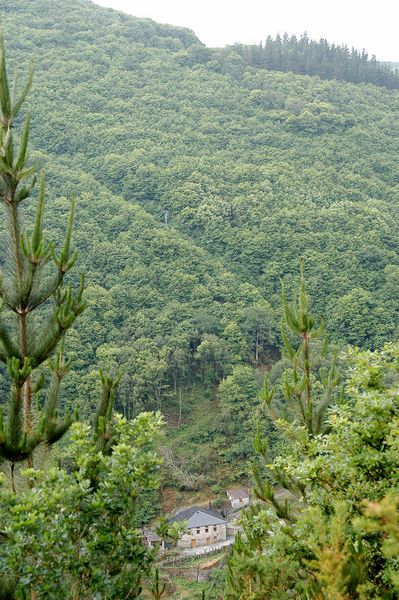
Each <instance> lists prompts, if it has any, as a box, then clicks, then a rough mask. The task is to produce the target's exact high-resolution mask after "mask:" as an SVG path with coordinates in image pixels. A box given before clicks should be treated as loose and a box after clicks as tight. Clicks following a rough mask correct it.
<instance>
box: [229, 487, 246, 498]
mask: <svg viewBox="0 0 399 600" xmlns="http://www.w3.org/2000/svg"><path fill="white" fill-rule="evenodd" d="M226 494H227V495H228V496H229V497H230V498H231V499H232V500H241V499H242V498H249V492H248V490H246V489H245V488H243V487H236V488H231V489H230V490H227V491H226Z"/></svg>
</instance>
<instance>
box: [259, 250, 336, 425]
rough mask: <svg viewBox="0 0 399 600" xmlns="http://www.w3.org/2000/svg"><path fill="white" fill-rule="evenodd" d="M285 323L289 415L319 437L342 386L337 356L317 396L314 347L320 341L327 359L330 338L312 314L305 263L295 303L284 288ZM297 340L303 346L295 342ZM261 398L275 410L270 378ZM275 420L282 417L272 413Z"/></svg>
mask: <svg viewBox="0 0 399 600" xmlns="http://www.w3.org/2000/svg"><path fill="white" fill-rule="evenodd" d="M282 302H283V310H284V319H283V322H282V326H281V335H282V339H283V354H284V355H285V357H286V358H287V359H288V360H289V361H290V362H291V365H292V368H291V369H290V370H288V371H286V372H285V373H284V386H283V387H284V395H285V399H286V412H288V413H289V414H290V416H291V417H292V418H295V419H297V420H298V421H299V423H300V424H301V425H303V426H304V427H306V429H307V431H308V433H309V435H311V436H313V435H318V434H319V433H321V432H322V431H323V427H324V416H325V412H326V409H327V407H328V406H329V404H330V403H331V400H332V396H333V392H334V390H335V388H336V386H337V384H338V382H339V377H338V375H337V369H336V353H335V352H334V354H333V359H332V364H331V367H330V369H329V370H328V371H327V370H325V369H320V370H319V380H320V384H321V385H319V386H318V390H317V395H316V394H314V393H313V390H312V386H313V379H314V377H315V374H314V371H315V367H314V366H313V365H312V344H313V343H314V342H315V341H316V340H317V341H318V348H317V350H318V353H319V354H320V355H321V356H324V355H325V354H326V351H327V345H328V337H327V334H326V330H325V322H324V319H323V318H319V319H317V318H316V317H315V316H314V315H313V314H312V313H311V311H310V306H309V297H308V294H307V291H306V282H305V274H304V264H303V260H301V265H300V282H299V290H298V293H297V294H296V295H294V298H293V301H292V303H289V302H288V301H287V297H286V291H285V286H284V284H283V285H282ZM292 338H294V339H295V338H296V340H298V342H299V344H298V347H297V348H295V343H293V342H292V341H291V340H292ZM261 398H262V400H263V401H264V403H265V404H266V405H267V406H268V407H269V408H270V409H272V401H273V398H274V390H273V389H271V388H270V385H269V381H268V377H267V375H266V377H265V382H264V387H263V390H262V394H261ZM271 415H272V417H277V418H279V417H281V416H282V415H280V414H277V413H276V412H275V411H273V410H272V411H271Z"/></svg>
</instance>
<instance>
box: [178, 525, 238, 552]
mask: <svg viewBox="0 0 399 600" xmlns="http://www.w3.org/2000/svg"><path fill="white" fill-rule="evenodd" d="M214 528H216V531H215V530H214ZM207 530H208V531H207ZM198 531H199V533H198ZM226 539H227V536H226V525H224V524H223V525H209V526H208V527H198V528H197V527H193V528H192V529H189V530H188V532H187V533H184V534H183V535H182V537H181V538H180V540H179V541H178V542H177V545H178V547H179V548H193V547H200V546H207V545H208V544H217V543H218V542H225V541H226ZM193 540H195V545H193Z"/></svg>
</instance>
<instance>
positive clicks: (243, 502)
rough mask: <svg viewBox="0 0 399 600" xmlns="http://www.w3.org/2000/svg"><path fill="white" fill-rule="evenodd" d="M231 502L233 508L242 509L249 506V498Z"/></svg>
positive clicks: (235, 499)
mask: <svg viewBox="0 0 399 600" xmlns="http://www.w3.org/2000/svg"><path fill="white" fill-rule="evenodd" d="M230 502H231V506H232V507H233V508H242V507H243V506H248V504H249V498H241V499H240V498H233V499H231V498H230Z"/></svg>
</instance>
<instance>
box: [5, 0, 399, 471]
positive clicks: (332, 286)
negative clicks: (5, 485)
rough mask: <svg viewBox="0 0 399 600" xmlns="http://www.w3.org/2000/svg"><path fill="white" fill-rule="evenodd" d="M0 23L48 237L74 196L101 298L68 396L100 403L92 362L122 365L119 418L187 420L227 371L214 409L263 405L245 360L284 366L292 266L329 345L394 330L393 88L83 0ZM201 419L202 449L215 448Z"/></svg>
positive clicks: (27, 7)
mask: <svg viewBox="0 0 399 600" xmlns="http://www.w3.org/2000/svg"><path fill="white" fill-rule="evenodd" d="M0 19H1V23H2V27H3V30H4V33H5V39H6V42H7V46H8V48H9V53H8V54H9V62H10V65H11V67H12V68H14V70H15V68H16V66H17V65H19V64H21V63H22V64H25V63H26V62H27V61H28V60H29V59H30V58H31V57H34V60H35V78H34V84H33V89H32V94H31V96H30V102H31V103H32V105H34V106H35V111H34V114H33V115H32V139H33V143H34V145H35V147H36V148H37V150H36V151H33V152H32V156H33V158H35V159H36V160H37V161H39V163H40V164H41V165H42V166H43V167H44V168H45V169H46V172H47V180H48V186H49V200H48V213H47V215H48V221H47V222H46V226H47V227H48V228H51V230H52V231H55V232H56V236H55V237H56V238H58V237H59V236H58V233H60V232H59V231H57V229H58V228H59V227H60V225H59V222H60V219H59V217H60V215H61V214H63V213H64V211H65V210H66V208H67V201H66V199H65V198H64V197H61V198H59V197H58V193H59V190H62V193H64V192H65V190H69V191H70V192H72V191H75V192H76V194H77V196H78V211H77V224H76V234H75V238H74V239H75V244H76V246H77V248H78V249H79V251H80V258H79V269H81V270H82V271H84V272H85V273H86V280H87V298H88V300H89V303H90V306H89V308H88V310H87V311H86V312H85V313H84V315H83V316H82V317H81V319H80V322H79V324H78V325H77V326H76V328H75V330H74V332H73V333H72V335H71V336H70V338H69V342H68V343H69V346H68V351H69V353H70V355H71V356H72V358H73V359H74V370H73V372H72V373H71V374H70V376H69V388H68V390H67V392H66V394H65V402H66V403H68V402H70V401H71V398H74V399H76V397H78V398H79V399H80V403H81V406H82V410H83V412H84V413H88V412H90V411H91V409H92V406H93V404H94V401H93V403H92V401H91V399H90V398H92V397H94V396H93V390H94V388H95V386H96V385H97V369H98V366H111V367H117V366H119V367H121V368H122V371H123V377H122V381H121V385H120V390H119V395H118V405H119V407H122V408H123V409H124V410H125V411H126V412H127V413H128V414H135V413H136V412H137V410H139V409H141V408H149V409H153V408H156V407H159V408H161V409H163V410H164V411H165V412H166V413H167V414H168V416H169V417H170V419H171V420H172V421H173V422H175V423H176V422H178V421H180V420H183V421H184V420H185V419H187V418H189V416H190V411H191V410H192V403H193V402H194V400H195V401H196V399H198V398H200V399H203V398H204V394H205V398H207V396H208V399H207V401H208V400H209V401H211V399H212V398H213V397H214V395H215V386H216V385H217V384H218V383H219V382H220V381H221V380H222V379H223V378H224V377H225V376H226V375H229V377H230V379H228V380H226V381H227V383H226V382H224V384H223V385H224V388H223V387H222V389H221V390H219V395H218V396H217V397H218V398H219V401H220V403H221V406H223V397H224V398H227V400H226V401H225V404H226V402H227V405H228V402H229V397H231V389H230V391H229V387H228V386H229V385H230V386H232V389H235V390H236V389H237V381H240V382H241V384H242V382H244V384H243V385H246V386H247V395H245V394H244V397H243V398H241V397H238V398H237V402H244V403H245V402H253V397H254V395H256V385H257V384H256V381H255V380H254V379H253V374H252V372H251V369H249V368H248V366H246V365H257V366H259V365H263V364H264V363H266V362H267V361H268V360H269V359H270V357H271V356H276V355H277V352H278V348H279V346H280V339H279V338H280V294H281V287H280V280H281V279H283V280H284V281H285V282H286V284H287V289H288V290H290V289H291V285H292V281H293V277H294V275H295V274H296V273H297V271H298V257H299V256H303V257H304V259H305V264H306V272H307V276H308V284H309V293H310V295H311V297H312V298H313V305H314V309H315V311H316V312H318V313H322V314H323V315H324V316H325V318H326V321H327V327H328V330H329V333H330V337H331V339H332V340H333V341H335V342H337V343H338V344H340V345H344V344H346V343H348V342H349V343H351V344H358V345H360V346H362V347H370V348H374V347H378V346H380V345H381V343H382V341H385V340H390V339H393V337H394V336H395V334H396V323H397V317H398V311H399V302H398V300H397V294H396V290H397V285H398V282H399V256H398V244H397V239H398V223H399V219H398V216H399V215H398V212H399V207H398V202H397V194H398V188H399V166H398V162H397V159H396V157H397V153H398V150H399V135H398V134H399V125H398V123H399V119H398V117H399V102H398V93H397V92H396V91H390V90H388V89H385V88H383V87H377V86H375V85H371V84H356V85H355V84H352V83H347V82H338V81H328V80H321V79H319V78H318V77H310V76H307V75H299V74H293V73H281V72H272V71H269V70H266V69H256V68H253V67H251V66H248V65H247V63H246V61H245V60H244V58H243V57H242V56H240V53H238V52H237V51H236V50H235V49H234V48H228V49H216V50H214V49H210V48H206V47H205V46H204V45H203V44H202V43H201V42H200V41H199V40H198V39H197V38H196V37H195V35H194V34H193V33H192V32H191V31H189V30H186V29H179V28H175V27H170V26H165V25H158V24H156V23H154V22H152V21H150V20H147V19H136V18H134V17H130V16H127V15H123V14H121V13H117V12H115V11H111V10H107V9H103V8H100V7H98V6H95V5H94V4H91V3H90V2H87V1H86V0H71V1H69V2H68V3H65V2H61V0H51V1H50V0H31V1H30V2H26V1H23V0H15V1H14V2H12V3H10V2H8V0H0ZM266 33H267V32H265V36H266ZM93 323H94V324H93ZM233 367H234V371H233V373H231V372H232V369H233ZM245 369H247V371H245ZM231 378H233V379H231ZM241 384H240V385H241ZM193 385H195V389H194V392H193ZM226 386H227V388H226ZM234 386H235V387H234ZM226 389H227V392H226ZM223 394H224V396H223ZM237 394H238V392H237ZM238 396H239V394H238ZM206 406H208V405H206ZM209 409H210V410H209V412H207V414H206V415H203V416H204V417H205V421H206V419H209V422H205V423H202V424H203V425H204V430H203V431H200V432H199V433H198V432H197V438H196V439H193V440H192V441H193V442H194V443H201V442H204V441H205V442H206V441H209V439H210V437H209V436H211V434H210V433H209V428H211V430H212V427H213V428H214V427H215V416H214V414H213V415H212V412H213V413H215V412H216V411H217V410H218V409H217V408H216V405H215V403H213V404H211V405H210V406H209ZM225 410H226V412H225V414H230V413H229V410H230V409H229V407H228V406H227V408H226V409H225ZM179 413H180V414H179ZM183 435H184V433H183ZM212 435H215V432H214V431H213V433H212ZM230 435H231V436H234V430H233V432H230ZM189 437H190V439H191V437H192V436H191V433H190V435H189ZM248 443H249V442H248ZM246 452H247V451H246V450H241V454H242V456H246ZM237 455H240V451H238V454H237ZM233 458H234V457H230V459H231V460H233ZM205 462H206V461H205ZM197 467H198V471H199V472H200V473H201V472H203V471H204V470H205V471H206V469H207V465H206V464H204V460H203V462H202V464H198V465H196V468H197ZM194 470H195V469H194ZM238 470H239V471H240V469H238Z"/></svg>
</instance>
